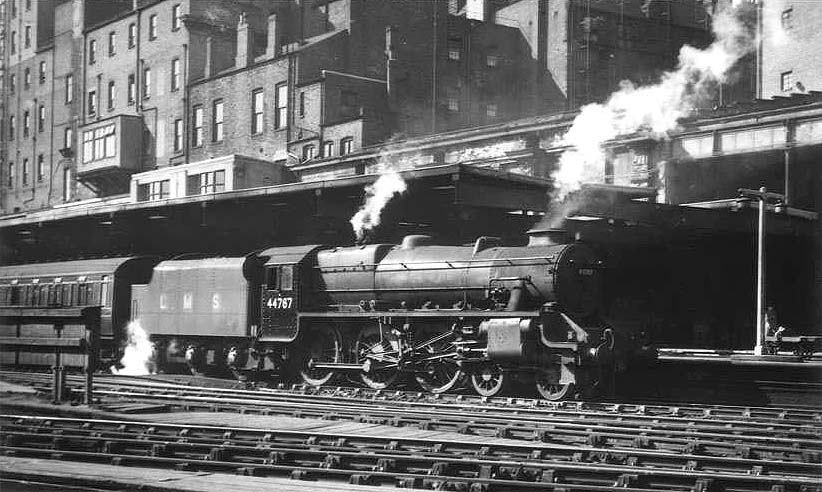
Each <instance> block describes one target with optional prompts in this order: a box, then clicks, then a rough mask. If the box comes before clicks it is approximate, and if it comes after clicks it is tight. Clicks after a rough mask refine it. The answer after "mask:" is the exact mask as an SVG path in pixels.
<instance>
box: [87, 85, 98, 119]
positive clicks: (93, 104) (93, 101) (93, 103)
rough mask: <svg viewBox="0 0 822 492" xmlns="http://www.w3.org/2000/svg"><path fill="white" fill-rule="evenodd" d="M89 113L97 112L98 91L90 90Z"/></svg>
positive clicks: (91, 114)
mask: <svg viewBox="0 0 822 492" xmlns="http://www.w3.org/2000/svg"><path fill="white" fill-rule="evenodd" d="M88 114H89V116H94V115H95V114H97V91H89V92H88Z"/></svg>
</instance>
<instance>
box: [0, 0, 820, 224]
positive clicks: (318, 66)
mask: <svg viewBox="0 0 822 492" xmlns="http://www.w3.org/2000/svg"><path fill="white" fill-rule="evenodd" d="M777 1H778V0H773V4H766V5H775V4H776V3H777ZM779 1H781V0H779ZM782 3H785V2H784V1H783V2H782ZM1 5H5V6H6V7H7V8H6V15H4V16H3V22H2V29H3V31H4V32H5V33H6V36H5V39H6V42H5V43H4V45H5V46H4V48H5V49H4V55H3V65H2V69H3V70H4V74H3V75H4V77H3V83H4V91H3V95H4V97H3V102H2V104H3V106H2V111H3V114H2V124H3V127H2V137H3V139H2V141H3V148H2V155H0V159H1V160H2V163H0V164H2V165H0V180H2V185H3V186H2V188H0V189H2V194H1V196H0V213H2V214H9V213H15V212H17V211H20V212H25V211H28V210H37V209H43V208H49V207H73V206H84V203H86V202H87V201H88V200H92V201H99V200H107V199H112V198H113V199H119V198H118V197H125V196H126V195H127V193H128V190H129V187H130V186H131V183H130V181H131V176H132V175H133V174H134V173H146V172H149V173H150V172H151V171H152V170H154V169H157V168H163V167H165V166H169V165H179V164H189V165H190V164H196V163H197V162H204V161H208V160H210V159H214V158H219V157H225V156H232V155H236V156H243V157H248V158H253V159H262V160H265V161H269V162H276V163H278V164H285V165H287V166H289V167H293V168H295V170H296V171H298V174H299V169H302V168H305V169H309V168H310V166H312V165H314V164H315V163H319V164H321V163H322V162H324V160H327V159H332V158H337V157H340V156H346V155H348V154H357V153H358V152H360V151H361V150H362V149H367V148H369V147H373V146H375V145H381V144H383V143H385V142H387V141H394V140H402V139H403V138H408V137H412V138H413V137H416V136H420V135H426V134H432V133H441V132H448V131H453V130H457V129H461V128H466V127H482V126H486V125H493V124H496V123H500V122H505V121H510V120H514V119H517V118H521V117H524V116H528V115H535V114H544V113H546V112H547V111H550V110H563V109H568V108H571V109H573V108H576V107H578V106H579V105H581V104H583V103H586V102H589V101H592V100H601V99H603V98H605V97H606V96H607V95H608V94H610V93H611V91H612V90H613V89H614V87H616V85H617V84H618V82H619V81H620V80H622V79H623V78H630V79H632V80H634V81H636V82H640V83H641V82H643V81H647V80H653V79H655V77H656V76H657V75H658V74H659V73H660V72H661V71H662V70H664V69H667V68H671V67H672V66H673V65H674V63H675V60H676V54H677V52H678V50H679V48H680V47H681V46H682V44H684V43H686V42H687V43H690V44H696V45H700V44H704V43H707V42H708V41H709V39H708V32H709V29H708V20H709V17H708V16H707V15H706V13H705V9H704V6H703V2H702V1H699V0H687V1H683V2H667V1H662V0H652V1H648V0H620V1H619V2H614V1H610V0H609V1H605V0H573V1H559V0H447V1H446V0H442V1H432V2H405V1H398V0H368V1H365V0H317V1H310V2H309V1H305V0H284V1H277V2H272V1H271V0H244V1H236V2H221V1H218V0H202V1H192V0H117V1H107V2H104V3H91V2H86V1H84V0H59V1H53V2H45V1H37V0H14V1H11V0H3V2H2V4H1ZM780 5H781V4H780ZM790 8H791V7H790V5H788V4H787V3H785V8H784V9H783V10H785V11H789V10H790ZM797 8H798V7H797ZM806 8H809V7H802V9H806ZM779 9H782V7H779ZM803 12H804V10H803ZM798 14H801V13H800V12H799V11H797V13H795V14H794V15H796V16H797V17H802V19H801V20H802V21H804V19H812V18H813V15H816V13H813V12H811V13H808V14H807V15H805V14H802V15H798ZM799 22H800V19H797V24H796V26H797V29H798V27H799V25H800V24H799ZM27 33H28V34H27ZM817 38H818V37H817ZM817 38H814V39H817ZM27 40H28V41H27ZM768 49H769V48H767V46H763V53H767V52H768ZM12 52H13V53H12ZM769 59H770V58H768V56H765V55H763V60H765V62H764V63H763V65H762V66H763V67H767V66H769V65H767V60H769ZM780 59H784V60H788V57H787V56H786V57H780ZM800 62H801V60H799V61H797V62H796V63H800ZM786 63H787V61H786ZM804 65H809V66H812V65H813V64H812V63H806V64H804ZM804 65H803V66H802V67H799V68H796V69H795V70H793V69H785V70H787V71H791V72H795V73H797V74H798V73H800V72H802V73H804V72H803V71H807V70H813V69H814V68H813V67H805V66H804ZM779 69H780V70H781V68H779ZM774 70H776V69H774ZM809 73H810V72H809ZM769 77H771V78H773V77H772V76H769ZM807 77H808V78H809V80H815V79H816V77H813V76H812V75H808V76H807ZM802 78H806V76H805V75H803V76H802ZM797 80H798V81H799V82H800V83H802V84H804V83H805V82H803V81H802V80H799V79H797ZM794 87H795V88H798V87H799V85H798V84H794ZM729 90H730V89H729ZM744 91H745V89H744V88H743V90H742V92H744ZM734 97H735V96H734ZM623 161H624V162H623ZM623 161H614V163H613V169H606V170H605V175H606V177H607V176H611V178H610V179H612V180H613V181H614V182H620V179H618V178H617V177H615V176H622V175H628V174H630V172H628V171H630V169H631V168H632V167H635V165H636V162H635V161H636V159H634V158H633V157H629V158H625V159H623ZM640 161H641V159H640ZM519 165H520V164H517V166H519ZM186 169H189V170H190V172H191V173H195V174H196V173H197V166H196V165H195V166H188V167H186ZM364 169H365V167H364V166H362V165H360V166H359V167H357V168H356V169H354V171H356V172H364ZM626 170H628V171H626ZM201 174H203V173H201ZM537 174H539V175H541V174H544V173H543V172H540V173H537ZM143 176H144V177H150V176H151V175H150V174H148V175H145V174H143ZM158 176H159V175H158ZM146 179H147V178H146ZM202 179H206V180H207V179H208V177H207V176H205V177H203V178H202ZM629 181H630V183H628V184H638V183H634V182H633V181H631V180H629ZM643 182H644V181H643ZM264 184H267V183H259V184H258V185H260V186H262V185H264ZM639 184H641V183H639ZM157 186H158V187H159V188H158V189H159V193H157V194H148V195H147V196H150V197H157V198H158V199H162V198H166V197H167V196H166V195H164V194H163V193H162V190H163V188H162V184H158V185H157ZM249 186H253V184H249ZM198 189H200V188H198ZM202 189H212V188H209V187H204V188H202ZM141 196H142V195H141Z"/></svg>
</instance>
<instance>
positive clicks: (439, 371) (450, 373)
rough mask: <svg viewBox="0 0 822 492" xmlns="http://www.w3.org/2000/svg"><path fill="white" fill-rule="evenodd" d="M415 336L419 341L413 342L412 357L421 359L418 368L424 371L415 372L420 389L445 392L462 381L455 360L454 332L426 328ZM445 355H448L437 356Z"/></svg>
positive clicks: (459, 369) (461, 373)
mask: <svg viewBox="0 0 822 492" xmlns="http://www.w3.org/2000/svg"><path fill="white" fill-rule="evenodd" d="M416 338H418V339H419V343H418V344H415V354H414V357H415V358H417V359H418V360H422V361H423V362H421V363H420V369H422V370H423V371H425V372H421V373H417V374H416V375H415V378H416V380H417V383H419V385H420V387H422V389H424V390H425V391H428V392H430V393H445V392H446V391H448V390H450V389H452V388H453V387H454V386H457V385H458V384H459V383H461V382H462V380H463V372H462V368H461V367H460V366H459V365H458V364H457V361H456V355H455V352H454V350H455V348H454V344H453V341H454V334H453V333H452V332H451V331H447V332H439V333H438V332H436V331H434V330H426V331H423V332H422V333H421V334H420V335H419V337H416ZM446 355H448V357H443V358H437V357H438V356H446ZM425 359H431V360H428V361H426V360H425Z"/></svg>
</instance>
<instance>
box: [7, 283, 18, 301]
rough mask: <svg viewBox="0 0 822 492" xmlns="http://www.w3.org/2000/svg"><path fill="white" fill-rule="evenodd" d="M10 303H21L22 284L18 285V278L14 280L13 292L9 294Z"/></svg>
mask: <svg viewBox="0 0 822 492" xmlns="http://www.w3.org/2000/svg"><path fill="white" fill-rule="evenodd" d="M9 304H10V305H12V306H19V305H20V286H19V285H17V281H16V280H12V286H11V293H10V294H9Z"/></svg>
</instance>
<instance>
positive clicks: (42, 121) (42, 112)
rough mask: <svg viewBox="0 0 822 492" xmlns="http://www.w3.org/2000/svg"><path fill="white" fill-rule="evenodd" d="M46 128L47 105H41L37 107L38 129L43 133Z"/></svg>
mask: <svg viewBox="0 0 822 492" xmlns="http://www.w3.org/2000/svg"><path fill="white" fill-rule="evenodd" d="M45 129H46V107H45V106H44V105H42V104H41V105H40V107H39V108H37V131H38V132H40V133H43V130H45Z"/></svg>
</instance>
